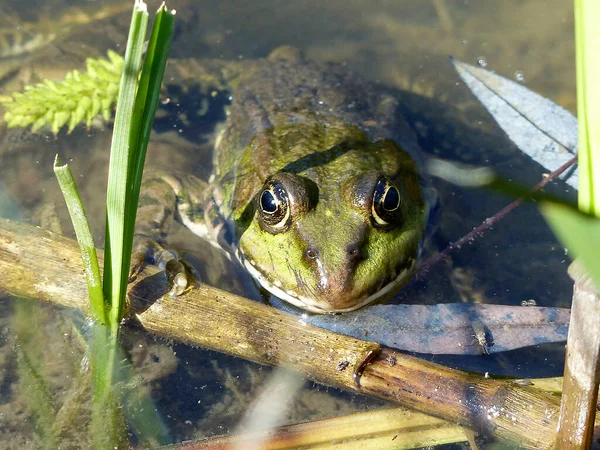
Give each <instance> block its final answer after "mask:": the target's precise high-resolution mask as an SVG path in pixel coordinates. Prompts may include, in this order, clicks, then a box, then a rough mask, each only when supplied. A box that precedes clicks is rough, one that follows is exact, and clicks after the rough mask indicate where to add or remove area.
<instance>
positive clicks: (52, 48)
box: [0, 0, 575, 448]
mask: <svg viewBox="0 0 600 450" xmlns="http://www.w3.org/2000/svg"><path fill="white" fill-rule="evenodd" d="M151 3H156V2H151ZM105 5H108V2H105V4H104V5H101V4H97V3H93V4H86V5H85V6H81V5H79V4H76V3H75V2H70V1H66V2H60V1H52V2H33V1H29V2H21V3H18V4H17V3H16V2H3V3H1V4H0V34H1V33H2V32H14V31H18V30H17V28H18V27H19V28H20V29H21V30H25V34H26V36H29V38H34V37H35V36H36V34H39V35H40V36H42V38H41V39H40V40H39V41H40V43H39V44H36V45H37V49H34V50H33V52H31V53H30V52H22V54H21V55H18V56H12V57H10V58H7V59H5V60H4V61H3V62H1V63H0V66H2V67H3V68H4V70H2V74H3V78H2V79H0V82H1V83H2V84H1V86H0V88H1V89H2V91H1V92H0V95H7V94H8V93H9V92H10V91H11V90H13V89H17V88H19V87H20V86H21V85H22V84H23V80H31V79H32V77H33V79H35V77H36V76H57V77H59V76H61V75H62V74H64V72H65V71H66V70H72V69H74V68H81V67H82V64H83V59H82V58H83V57H85V56H97V55H103V54H105V51H106V49H108V48H113V49H115V50H117V51H119V50H120V51H121V52H122V49H123V45H124V35H125V31H126V29H125V28H124V27H125V26H126V25H127V24H128V15H127V14H124V15H122V18H119V17H120V16H119V15H118V12H119V9H120V8H121V6H120V5H122V3H121V2H114V4H113V6H112V7H110V8H109V9H106V8H107V6H105ZM169 6H170V7H174V8H176V9H177V10H178V20H179V26H180V28H179V29H178V32H177V35H176V38H175V42H174V45H173V48H172V54H173V57H174V58H176V57H198V58H224V59H239V58H256V57H262V56H265V55H267V54H268V53H269V52H270V51H271V50H272V49H273V48H275V47H277V46H279V45H294V46H297V47H300V48H301V49H303V50H305V52H306V53H307V55H308V56H309V57H311V58H314V59H318V60H323V61H338V62H343V63H344V64H347V65H348V67H350V68H352V69H354V70H357V71H359V72H362V73H363V74H364V75H365V76H366V77H368V78H370V79H373V80H379V81H380V82H381V83H382V85H385V86H389V87H392V88H395V89H400V90H409V91H411V92H415V93H417V94H420V95H422V96H424V98H427V99H429V101H428V102H426V103H423V104H424V105H426V106H427V107H428V108H431V109H423V110H420V111H419V112H418V113H416V115H417V116H418V117H417V118H416V119H415V123H420V124H423V126H424V127H425V128H426V130H425V132H424V133H423V136H424V137H423V141H422V143H423V144H424V145H426V146H427V147H428V148H427V151H429V152H431V153H434V154H437V155H441V156H445V155H446V154H452V155H453V156H452V157H453V159H459V160H463V161H466V162H471V163H474V164H486V163H487V161H488V160H492V161H494V162H495V163H496V164H497V166H498V169H499V170H501V171H502V173H508V174H510V176H511V177H514V178H515V179H517V180H519V181H521V182H535V180H536V178H539V176H538V175H537V174H534V175H533V176H532V174H531V172H532V170H531V166H527V165H526V164H525V163H524V162H523V158H521V157H520V156H519V154H518V151H516V149H514V147H512V146H511V145H510V143H508V142H506V141H505V140H503V136H502V133H501V132H500V131H499V130H498V129H497V128H496V127H495V126H494V125H493V123H492V121H491V120H490V118H489V117H488V115H487V113H485V111H483V110H482V109H481V108H480V107H478V106H477V105H476V103H475V102H474V101H473V99H472V97H471V96H470V94H469V92H468V91H467V90H466V89H465V88H464V86H462V85H461V83H460V82H459V81H458V77H457V76H456V74H455V73H454V72H453V71H452V70H451V68H450V67H449V63H448V61H447V57H448V56H450V55H453V56H455V57H457V58H459V59H461V60H463V61H466V62H469V63H471V64H477V63H479V64H480V65H485V66H486V67H487V68H488V69H491V70H494V71H497V72H498V73H500V74H502V75H504V76H506V77H508V78H511V79H517V80H519V81H522V82H523V83H524V84H525V85H526V86H527V87H529V88H530V89H532V90H534V91H536V92H539V93H541V94H542V95H544V96H546V97H548V98H550V99H552V100H554V101H555V102H557V103H559V104H561V105H563V106H565V107H566V108H568V109H569V110H571V111H574V110H575V68H574V67H575V66H574V43H573V13H572V4H571V3H570V2H563V1H559V0H552V1H543V0H528V1H519V0H505V1H502V2H499V1H496V0H479V1H459V0H454V1H452V0H445V1H444V0H432V1H422V0H410V1H409V0H404V1H391V0H378V1H370V2H365V1H358V0H350V1H348V0H344V1H341V0H334V1H328V2H318V1H314V0H304V1H296V2H285V1H276V0H271V1H263V2H245V1H237V0H236V1H226V2H224V1H220V2H216V1H210V2H202V4H201V6H202V7H201V8H200V2H187V1H178V2H171V3H170V4H169ZM127 9H128V8H127ZM113 14H115V16H114V17H111V18H108V19H104V21H100V22H98V21H95V20H92V18H93V16H96V17H99V15H106V16H113ZM86 22H88V23H86ZM97 29H100V30H101V31H100V34H98V32H97ZM70 36H77V37H76V38H72V37H70ZM14 40H15V38H14V37H12V38H9V39H8V41H7V42H13V44H14ZM44 42H46V43H48V45H42V44H43V43H44ZM119 45H120V47H119ZM13 47H15V48H16V47H17V46H16V45H13ZM9 48H10V45H9ZM406 98H407V99H410V98H412V97H408V96H407V97H406ZM438 103H439V104H440V105H442V104H443V105H450V107H449V108H447V109H445V110H442V108H441V107H440V109H439V110H436V108H435V105H436V104H438ZM415 104H420V103H418V102H417V103H415ZM163 119H164V120H163V122H160V124H162V126H163V128H162V129H161V131H162V133H160V134H157V135H156V136H155V138H154V140H153V142H152V143H151V146H150V148H149V156H148V162H149V164H152V165H155V166H163V167H164V166H168V167H171V168H176V169H184V168H188V167H189V166H190V164H191V165H193V166H195V167H196V171H197V173H199V174H206V173H207V171H208V169H207V167H200V166H201V165H202V164H203V161H205V160H208V159H209V157H208V155H209V153H210V149H211V141H210V134H206V133H204V134H202V133H200V132H197V131H196V128H197V127H203V126H204V125H203V124H200V125H198V124H190V123H187V122H186V121H185V120H183V119H182V118H175V119H173V118H169V117H166V118H165V114H164V113H163ZM442 119H443V120H442ZM169 120H170V121H169ZM452 120H455V122H452ZM449 123H450V124H452V126H451V127H449V128H448V124H449ZM439 124H442V125H439ZM438 125H439V126H438ZM170 126H175V128H174V131H171V132H165V130H166V128H167V127H170ZM204 131H210V127H208V128H207V129H206V130H204ZM190 137H193V138H194V139H195V140H192V141H190V140H189V139H186V138H190ZM1 139H2V147H1V150H0V193H2V194H4V196H5V197H8V198H9V199H10V202H11V205H12V209H11V210H10V215H11V216H13V217H14V216H19V217H20V218H21V219H23V220H27V221H32V222H34V223H38V221H39V217H40V207H41V206H42V205H48V204H50V203H55V204H56V211H57V212H58V215H59V216H60V218H61V219H62V222H63V226H64V228H65V232H66V233H70V231H69V230H70V227H69V225H68V220H67V219H66V209H65V208H64V207H63V204H62V200H61V198H60V196H59V192H58V187H57V186H56V182H55V180H54V178H53V176H52V170H51V168H52V160H53V159H54V155H55V153H57V152H58V153H60V154H61V157H62V159H63V160H64V161H70V164H71V167H72V169H73V171H74V173H75V174H76V177H77V179H78V182H79V183H80V189H81V190H82V194H83V197H84V201H85V203H86V207H87V209H88V214H89V215H90V217H95V218H97V219H96V220H92V226H93V228H94V232H95V234H96V236H98V238H101V237H102V233H103V232H102V228H103V225H104V206H103V198H101V197H99V196H98V195H97V193H98V192H101V191H103V190H104V187H105V185H106V181H105V178H106V164H107V158H108V155H107V149H108V147H109V145H110V130H109V129H108V128H106V127H104V128H94V129H92V130H85V129H84V128H83V127H80V128H78V129H76V130H75V131H74V132H73V133H72V134H71V135H70V136H66V135H65V134H64V133H61V134H60V135H59V136H58V138H56V137H54V136H52V135H49V134H41V135H31V134H30V133H29V132H14V131H11V132H7V131H6V130H4V129H2V138H1ZM173 149H177V152H176V153H175V152H174V151H173ZM440 191H441V196H442V205H443V208H444V212H443V214H442V216H441V219H440V220H441V223H440V228H441V230H442V233H441V235H440V237H439V239H440V240H446V241H452V240H454V239H456V238H458V237H460V236H461V235H462V234H464V233H465V232H466V231H468V230H470V229H471V228H472V227H473V226H475V225H476V224H478V223H480V222H481V221H482V220H484V219H485V218H486V217H488V216H490V215H492V214H493V213H494V212H495V211H497V210H499V209H500V208H501V207H502V206H503V205H504V204H506V203H507V201H506V200H505V199H502V198H498V197H496V196H493V195H490V194H489V193H485V192H470V191H463V190H461V189H457V188H448V187H445V188H444V187H441V188H440ZM3 202H4V203H3ZM5 203H8V202H7V201H5V200H4V199H2V200H0V205H4V204H5ZM15 206H16V208H18V211H19V212H18V214H17V213H15V211H14V207H15ZM514 214H515V215H514V216H513V218H509V219H507V220H506V221H504V222H502V223H501V224H500V225H499V226H498V227H497V229H496V230H492V231H491V232H489V233H488V234H487V235H486V237H485V238H484V239H483V240H480V241H479V242H477V243H476V244H475V245H472V246H470V247H467V248H464V249H462V250H461V251H460V252H458V253H457V254H455V255H454V256H453V258H452V260H451V262H449V263H447V264H446V265H445V266H443V267H442V266H440V267H439V270H437V271H435V273H432V274H431V275H430V278H429V279H427V280H424V281H422V282H419V283H416V284H414V285H413V286H411V287H410V288H409V289H408V290H407V292H406V293H405V297H406V299H407V301H411V302H430V303H433V302H438V301H446V302H450V301H461V300H469V301H481V302H494V303H504V304H514V305H518V304H519V303H520V301H521V300H523V299H530V298H534V299H536V301H537V303H538V304H539V305H545V306H568V305H569V301H570V291H569V289H570V288H569V280H568V278H567V277H566V275H565V272H566V266H567V263H568V261H567V260H566V257H565V256H564V253H563V249H562V247H560V246H559V245H557V244H556V242H555V241H554V239H553V238H552V236H551V234H550V233H549V231H548V230H547V229H546V227H545V225H544V224H543V222H542V221H541V219H540V218H539V216H538V214H537V211H536V209H535V208H534V207H531V206H525V207H523V208H521V209H520V210H519V211H518V212H516V213H514ZM1 215H9V209H8V206H6V207H4V210H2V211H0V216H1ZM99 242H100V241H99ZM173 243H174V245H175V246H176V247H179V248H186V249H188V250H189V251H190V253H191V256H192V258H194V257H196V256H197V255H198V254H202V253H204V252H205V251H206V248H204V247H202V244H198V243H195V242H194V243H192V242H190V235H189V234H186V233H183V232H181V233H179V234H178V235H177V236H174V238H173ZM438 245H439V243H438ZM215 266H216V267H215V270H213V271H212V272H211V271H210V270H207V272H208V273H207V277H208V279H209V281H213V282H215V283H216V282H218V281H219V280H220V277H221V276H222V274H223V270H225V269H224V268H226V265H225V263H219V264H218V266H217V264H216V263H215ZM19 302H20V301H16V300H9V299H8V298H6V297H4V298H2V300H1V301H0V308H1V309H2V315H1V318H0V330H1V333H0V447H3V448H39V447H40V445H41V443H42V442H43V441H42V437H43V436H42V435H43V433H41V431H40V430H44V424H43V423H42V422H43V417H42V416H40V415H39V413H36V412H35V411H36V407H37V408H39V402H40V401H41V400H40V398H39V395H41V394H39V392H37V393H34V394H32V393H31V392H32V385H31V382H28V381H27V377H26V376H25V375H26V374H25V375H24V372H23V368H22V367H23V366H22V363H21V365H19V364H20V363H19V362H18V361H19V358H22V354H21V353H19V351H15V348H16V347H15V345H16V343H17V342H21V341H18V339H21V338H19V336H22V333H23V330H24V329H25V330H31V329H33V328H39V329H43V330H44V335H45V336H47V337H48V338H47V339H43V340H42V341H39V346H37V349H36V350H35V353H36V354H37V355H38V357H39V358H40V359H39V361H40V362H39V363H37V364H39V371H40V372H41V373H43V374H44V377H45V379H46V380H47V381H46V384H47V390H48V392H49V393H50V394H51V402H53V405H54V407H55V408H57V409H58V408H60V407H61V406H62V405H63V403H65V402H67V400H65V399H72V398H81V401H84V399H85V398H86V397H85V396H86V394H85V392H80V391H77V389H75V388H74V385H73V383H72V381H71V380H72V379H75V378H76V377H77V376H80V375H78V374H80V370H79V367H80V362H81V361H80V353H79V352H77V351H75V353H74V354H73V355H72V357H69V354H72V353H73V352H74V350H73V348H76V346H74V344H73V343H72V342H71V340H72V339H74V338H73V335H72V333H71V332H70V331H68V329H69V325H68V324H67V325H65V326H66V327H67V331H65V326H61V327H52V326H50V325H52V324H53V323H54V322H55V321H56V320H58V319H56V318H57V317H61V313H60V312H56V311H54V310H53V309H51V308H48V307H42V308H40V309H38V308H34V306H32V305H31V304H28V306H27V308H31V311H30V312H29V313H27V314H24V313H23V312H22V311H21V313H19V312H18V311H19V308H20V307H19V306H17V304H18V303H19ZM15 309H16V310H17V312H16V313H13V311H15ZM13 314H14V315H13ZM32 317H33V318H34V320H35V322H34V323H33V324H32V323H31V322H29V321H27V320H25V319H26V318H28V319H30V318H32ZM61 321H62V319H61ZM19 333H21V334H19ZM65 336H68V338H65ZM31 339H33V341H34V342H35V336H34V337H33V338H31ZM128 342H129V346H130V348H138V349H139V348H144V349H145V350H144V351H141V350H138V351H137V353H135V352H134V357H133V358H134V360H135V363H134V365H135V366H136V367H137V368H138V371H137V373H138V375H139V376H142V377H145V378H143V380H142V381H141V382H140V386H142V388H143V389H146V390H148V392H151V393H152V396H153V397H154V398H155V400H156V402H157V405H158V408H159V410H160V411H161V412H162V414H163V417H164V418H165V421H166V422H167V425H168V427H169V428H170V430H171V434H172V436H173V439H174V440H175V441H180V440H183V439H192V438H197V437H202V436H207V435H213V434H221V433H223V432H227V431H229V430H230V429H231V427H233V426H234V425H235V423H236V422H237V420H238V419H239V417H240V416H241V415H242V413H243V412H244V411H245V409H246V408H247V405H248V403H249V402H250V401H251V399H252V398H253V397H254V395H255V392H256V390H257V388H258V387H259V386H260V385H261V383H262V382H263V380H264V378H265V373H268V372H269V371H270V370H269V369H261V368H259V367H256V366H254V365H250V364H246V363H241V362H240V361H236V360H234V359H232V358H228V357H224V356H222V355H216V354H214V353H211V352H203V351H200V350H197V349H190V348H188V347H186V346H182V345H178V344H175V343H165V342H162V341H158V342H157V341H155V340H153V339H152V338H149V337H147V336H143V335H142V336H139V335H136V336H135V337H132V338H130V339H129V341H128ZM36 345H37V344H36ZM36 345H34V346H33V347H32V348H36ZM19 355H21V356H19ZM48 355H50V356H51V358H47V356H48ZM44 357H45V358H44ZM136 358H137V359H136ZM523 358H528V356H523V355H521V356H515V357H514V359H513V357H511V356H506V355H502V356H501V357H498V358H495V359H494V360H489V361H486V362H485V363H482V364H481V365H482V370H491V371H494V369H497V370H504V369H506V368H508V369H511V368H513V369H515V370H516V368H517V367H518V368H519V370H521V369H522V368H523V367H524V368H525V369H524V370H526V371H527V370H529V369H531V370H533V369H534V368H533V367H531V366H535V365H541V367H542V370H543V371H546V374H547V375H558V374H560V355H558V356H556V358H555V360H554V362H550V363H548V362H546V363H543V362H539V361H533V362H532V361H528V360H524V359H523ZM57 361H62V362H63V363H62V365H61V364H60V363H59V364H57ZM485 364H488V366H486V365H485ZM544 364H547V365H544ZM528 365H529V369H527V367H528ZM490 367H491V368H492V369H490ZM508 369H507V370H508ZM74 377H75V378H74ZM65 380H68V381H65ZM77 396H80V397H77ZM36 405H37V406H36ZM381 405H382V403H381V402H378V401H374V400H368V399H362V398H356V397H349V396H346V395H342V394H341V393H339V392H337V391H334V390H328V389H325V388H323V387H318V386H312V385H310V383H309V386H307V389H306V390H305V392H304V394H303V395H302V396H301V397H300V398H299V399H298V400H297V401H296V404H295V406H294V408H292V411H291V412H290V413H289V417H288V421H289V422H290V423H291V422H295V421H298V420H308V419H314V418H319V417H327V416H331V415H340V414H345V413H348V412H350V411H354V410H361V409H364V408H369V407H380V406H381ZM36 414H37V415H36ZM82 414H83V413H82ZM65 420H66V419H65ZM73 423H74V424H77V422H76V421H75V422H73ZM67 434H68V438H69V439H73V440H71V441H66V440H65V443H67V442H68V444H67V445H66V446H67V447H68V448H76V447H78V446H79V445H80V443H81V442H82V441H77V439H84V438H83V436H82V435H81V434H79V433H77V432H72V433H70V434H69V433H67ZM84 440H85V439H84ZM78 442H79V444H78Z"/></svg>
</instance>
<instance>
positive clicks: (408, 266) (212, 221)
mask: <svg viewBox="0 0 600 450" xmlns="http://www.w3.org/2000/svg"><path fill="white" fill-rule="evenodd" d="M238 67H239V68H238V70H236V71H234V72H235V74H234V75H232V76H231V77H230V82H229V84H230V88H231V93H232V103H231V105H230V108H229V110H228V115H227V120H226V122H225V124H224V125H223V127H222V129H221V131H220V132H219V133H218V136H217V138H216V142H215V151H214V161H213V174H212V175H211V177H210V179H209V180H208V182H204V181H202V180H199V179H196V178H194V177H187V176H186V177H175V176H154V177H151V178H150V179H149V181H148V183H147V184H146V187H145V189H144V191H143V192H142V198H141V206H140V210H139V212H138V223H139V226H138V230H137V232H138V235H137V237H136V246H135V249H134V252H135V253H134V262H135V261H136V260H137V261H138V262H139V261H140V260H141V259H143V258H144V257H147V256H148V255H150V257H151V259H154V260H156V259H157V253H156V248H153V244H152V243H153V242H155V241H158V242H160V243H164V238H165V236H166V230H165V227H166V226H165V224H166V223H167V222H168V221H167V220H165V219H166V218H167V216H169V215H170V214H172V213H175V216H176V217H177V218H178V220H179V221H180V222H182V223H183V224H184V225H185V226H186V227H187V228H189V229H190V230H192V231H193V232H194V233H195V234H197V235H198V236H200V237H202V238H204V239H208V240H209V241H211V243H214V244H215V245H218V246H219V247H222V248H224V249H226V250H227V251H228V252H229V253H230V254H231V255H234V257H235V259H237V261H239V263H240V264H241V265H242V266H243V267H244V268H245V269H246V271H247V272H248V273H249V274H250V275H251V276H252V278H253V279H254V280H255V281H256V282H257V283H258V284H259V285H260V286H261V287H262V288H264V289H265V290H266V291H268V292H269V293H271V294H273V295H275V296H276V297H278V298H280V299H282V300H284V301H286V302H289V303H291V304H292V305H295V306H297V307H299V308H302V309H304V310H307V311H310V312H314V313H333V312H346V311H352V310H355V309H357V308H360V307H363V306H365V305H367V304H370V303H372V302H375V301H382V300H384V299H386V298H389V297H390V296H392V295H393V294H395V293H397V292H398V291H399V290H400V289H401V288H402V287H403V286H404V285H405V284H406V283H407V281H408V280H409V279H410V277H411V274H412V272H413V271H414V268H415V262H416V259H417V257H418V255H419V251H420V243H421V241H422V238H423V234H424V231H423V230H424V225H425V221H426V215H427V206H426V202H425V201H424V195H423V193H422V179H421V177H420V174H419V170H418V167H417V164H416V162H415V159H416V158H417V157H418V152H419V149H418V145H417V143H416V138H415V136H414V134H413V132H412V130H411V128H410V126H409V125H408V123H407V122H406V121H405V119H404V118H403V117H402V115H400V114H398V111H397V110H398V104H397V101H396V100H395V99H394V97H393V96H391V95H389V94H387V93H386V92H384V91H383V90H382V89H381V88H379V87H378V86H377V85H375V84H372V83H369V82H367V81H365V80H364V79H362V78H361V77H359V76H358V75H357V74H355V73H352V72H351V71H349V70H347V69H346V68H345V67H343V66H342V65H337V64H321V63H317V62H314V61H310V60H308V59H306V58H305V57H304V56H303V55H302V54H301V53H300V52H299V51H297V50H296V49H293V48H288V47H283V48H279V49H277V50H275V51H274V52H272V53H271V55H269V57H268V58H265V59H261V60H257V61H253V62H249V63H248V64H246V65H241V66H238ZM232 73H233V72H232ZM173 192H174V194H173ZM186 284H187V281H184V283H183V286H185V285H186Z"/></svg>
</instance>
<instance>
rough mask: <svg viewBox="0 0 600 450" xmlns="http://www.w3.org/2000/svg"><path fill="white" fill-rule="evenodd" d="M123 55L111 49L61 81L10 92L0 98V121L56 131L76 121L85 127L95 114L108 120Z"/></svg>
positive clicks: (17, 125) (12, 126)
mask: <svg viewBox="0 0 600 450" xmlns="http://www.w3.org/2000/svg"><path fill="white" fill-rule="evenodd" d="M122 71H123V57H122V56H120V55H119V54H117V53H115V52H114V51H112V50H109V51H108V57H107V58H97V59H93V58H88V59H87V60H86V69H85V71H84V72H80V71H78V70H74V71H72V72H69V73H67V75H66V76H65V79H64V80H62V81H52V80H48V79H45V80H43V81H42V82H40V83H37V84H35V85H31V86H26V87H25V90H24V91H23V92H14V93H13V94H12V96H11V97H9V99H8V100H5V101H4V107H5V109H6V112H5V113H4V120H5V121H6V123H7V125H8V126H9V127H10V128H14V127H23V128H25V127H29V126H31V130H32V131H34V132H35V131H38V130H41V129H44V128H47V129H50V130H51V131H52V132H53V133H54V134H57V133H58V132H59V131H60V129H61V128H62V127H64V126H66V127H67V129H68V131H69V132H71V131H73V129H74V128H75V127H76V126H77V125H79V124H80V123H84V122H85V124H86V125H87V126H88V127H89V126H90V125H91V124H92V121H93V120H94V118H95V117H97V116H102V117H103V118H104V120H109V119H110V117H111V115H112V111H113V109H114V106H115V104H116V102H117V96H118V94H119V83H120V80H121V72H122Z"/></svg>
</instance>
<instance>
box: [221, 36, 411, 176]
mask: <svg viewBox="0 0 600 450" xmlns="http://www.w3.org/2000/svg"><path fill="white" fill-rule="evenodd" d="M249 67H250V68H249V70H248V71H247V73H246V74H243V75H241V76H240V78H239V80H238V82H237V83H236V87H235V89H234V92H233V102H232V105H231V109H230V113H229V117H228V121H227V127H226V129H225V131H224V135H223V138H224V140H225V144H226V150H225V151H223V150H222V149H221V150H219V149H218V151H217V155H216V156H217V158H216V161H215V162H216V163H217V167H218V171H219V172H221V174H226V173H228V172H230V171H231V170H232V169H234V167H233V165H235V164H236V162H235V161H239V160H240V159H241V158H242V153H243V152H244V150H245V149H246V147H247V145H248V143H249V142H250V140H251V139H252V138H253V137H255V136H256V135H257V134H258V133H259V132H262V131H264V130H267V129H270V128H278V127H284V128H285V126H286V125H292V124H296V123H306V124H307V125H322V126H323V127H325V128H331V127H334V126H335V124H344V125H353V126H355V127H357V128H358V129H360V130H362V131H364V132H365V133H366V136H367V137H368V139H369V140H370V141H373V142H374V141H379V140H384V139H391V140H393V141H395V142H396V143H397V144H398V145H400V146H401V147H402V148H403V149H404V150H406V151H407V152H408V153H409V154H411V156H412V157H413V158H418V145H417V143H416V137H415V135H414V133H413V131H412V129H411V128H410V126H409V125H408V123H407V122H406V121H405V120H404V118H403V117H402V115H401V114H398V111H397V110H398V103H397V100H396V99H395V98H394V97H392V96H391V95H389V94H388V93H387V92H386V91H384V90H383V89H382V88H380V86H378V85H377V84H375V83H370V82H367V81H366V80H365V79H364V78H362V77H361V76H359V75H358V74H356V73H355V72H353V71H350V70H348V69H347V68H346V67H345V66H344V65H342V64H335V63H319V62H315V61H312V60H309V59H306V58H304V57H303V55H302V54H301V53H300V52H299V51H297V50H296V49H293V48H289V47H281V48H279V49H276V50H275V51H273V52H272V53H271V55H270V56H269V57H268V58H266V59H262V60H259V61H257V62H253V63H252V65H251V66H249ZM307 139H308V137H307ZM309 147H310V146H309ZM256 150H257V151H259V152H260V147H257V148H256ZM279 150H280V151H284V152H285V150H286V149H285V148H280V149H279ZM253 156H254V157H255V158H254V160H255V161H257V159H256V157H257V158H258V161H259V162H260V164H263V165H264V164H265V163H267V162H268V161H265V158H266V157H267V155H253ZM295 156H300V155H295ZM267 172H269V171H267ZM269 175H271V173H265V174H264V176H265V177H268V176H269ZM261 178H263V177H261ZM261 181H264V179H263V180H261Z"/></svg>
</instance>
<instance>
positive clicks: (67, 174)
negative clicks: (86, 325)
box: [54, 155, 106, 324]
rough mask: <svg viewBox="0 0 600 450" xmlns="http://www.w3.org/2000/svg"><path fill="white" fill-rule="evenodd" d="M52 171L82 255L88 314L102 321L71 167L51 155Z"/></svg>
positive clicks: (98, 282) (91, 250) (90, 243)
mask: <svg viewBox="0 0 600 450" xmlns="http://www.w3.org/2000/svg"><path fill="white" fill-rule="evenodd" d="M54 174H55V175H56V179H57V180H58V184H59V185H60V189H61V191H62V193H63V196H64V198H65V202H66V203H67V208H68V210H69V215H70V216H71V221H72V222H73V228H75V234H76V235H77V242H79V247H80V248H81V259H82V260H83V269H84V272H85V279H86V281H87V285H88V294H89V297H90V314H91V315H92V317H93V318H94V319H95V320H96V321H98V322H99V323H101V324H105V323H106V308H105V303H104V295H103V293H102V279H101V278H100V266H99V264H98V256H97V254H96V246H95V245H94V238H93V237H92V232H91V230H90V224H89V223H88V220H87V216H86V214H85V210H84V208H83V203H82V201H81V197H80V196H79V191H78V190H77V186H76V184H75V179H74V178H73V174H72V173H71V169H69V166H68V165H67V164H65V165H61V163H60V160H59V158H58V155H56V158H55V159H54Z"/></svg>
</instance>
